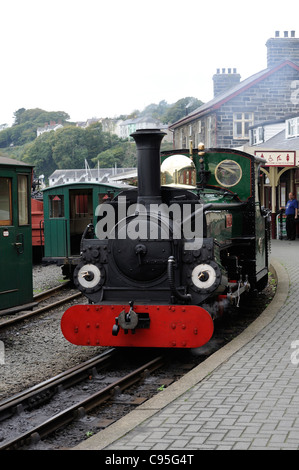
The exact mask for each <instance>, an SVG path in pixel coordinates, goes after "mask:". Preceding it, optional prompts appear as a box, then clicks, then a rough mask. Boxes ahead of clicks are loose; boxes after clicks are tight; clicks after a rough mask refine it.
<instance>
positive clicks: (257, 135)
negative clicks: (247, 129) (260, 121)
mask: <svg viewBox="0 0 299 470" xmlns="http://www.w3.org/2000/svg"><path fill="white" fill-rule="evenodd" d="M251 133H252V134H251V135H252V145H257V144H261V143H262V142H264V139H263V128H262V127H255V128H254V129H252V130H251Z"/></svg>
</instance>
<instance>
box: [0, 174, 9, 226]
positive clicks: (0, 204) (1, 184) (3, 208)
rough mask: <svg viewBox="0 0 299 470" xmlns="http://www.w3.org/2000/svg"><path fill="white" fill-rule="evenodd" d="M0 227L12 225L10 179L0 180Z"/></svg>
mask: <svg viewBox="0 0 299 470" xmlns="http://www.w3.org/2000/svg"><path fill="white" fill-rule="evenodd" d="M0 225H12V210H11V178H3V177H1V178H0Z"/></svg>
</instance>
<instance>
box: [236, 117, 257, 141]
mask: <svg viewBox="0 0 299 470" xmlns="http://www.w3.org/2000/svg"><path fill="white" fill-rule="evenodd" d="M252 125H253V113H234V139H249V127H250V126H252Z"/></svg>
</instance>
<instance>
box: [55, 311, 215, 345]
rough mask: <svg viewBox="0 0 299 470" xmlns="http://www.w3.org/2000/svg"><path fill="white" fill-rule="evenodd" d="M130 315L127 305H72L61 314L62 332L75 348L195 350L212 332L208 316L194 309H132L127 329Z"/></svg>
mask: <svg viewBox="0 0 299 470" xmlns="http://www.w3.org/2000/svg"><path fill="white" fill-rule="evenodd" d="M131 313H132V306H130V307H129V306H128V305H75V306H73V307H70V308H69V309H68V310H66V312H65V313H64V315H63V317H62V319H61V330H62V333H63V335H64V337H65V338H66V339H67V340H68V341H69V342H70V343H72V344H76V345H81V346H115V347H117V346H120V347H121V346H126V347H146V348H148V347H158V348H198V347H200V346H203V345H204V344H206V343H207V342H208V341H209V340H210V338H211V337H212V335H213V331H214V324H213V320H212V318H211V315H210V314H209V313H208V312H207V311H206V310H205V309H203V308H202V307H198V306H195V305H134V320H133V321H132V322H131V319H130V318H129V322H128V323H129V325H130V326H129V328H126V324H125V323H126V315H127V314H130V315H131ZM135 315H136V317H137V319H138V318H140V320H141V322H140V323H141V324H140V325H139V327H138V324H136V318H135ZM118 319H120V320H121V321H120V323H121V325H123V326H124V327H125V328H123V327H122V326H121V325H120V324H119V321H118ZM127 319H128V317H127ZM132 326H133V327H132ZM134 326H135V327H134ZM116 329H117V331H116ZM112 330H114V333H113V332H112Z"/></svg>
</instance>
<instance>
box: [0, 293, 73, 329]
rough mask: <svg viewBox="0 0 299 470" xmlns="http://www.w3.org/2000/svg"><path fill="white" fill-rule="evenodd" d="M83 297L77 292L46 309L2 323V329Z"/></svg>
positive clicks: (39, 309) (0, 327)
mask: <svg viewBox="0 0 299 470" xmlns="http://www.w3.org/2000/svg"><path fill="white" fill-rule="evenodd" d="M80 296H82V293H81V292H76V293H75V294H72V295H70V296H68V297H64V298H63V299H60V300H57V301H56V302H53V303H52V304H49V305H45V306H44V307H40V308H37V309H36V310H32V311H31V312H26V313H24V314H23V315H19V316H18V317H16V318H11V319H10V320H6V321H4V322H2V323H0V329H4V328H7V327H9V326H12V325H14V324H16V323H19V322H21V321H23V320H26V319H27V318H31V317H33V316H34V315H39V314H41V313H43V312H47V311H48V310H51V309H52V308H55V307H58V306H60V305H62V304H65V303H67V302H69V301H71V300H73V299H76V298H77V297H80Z"/></svg>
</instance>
